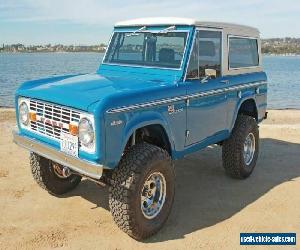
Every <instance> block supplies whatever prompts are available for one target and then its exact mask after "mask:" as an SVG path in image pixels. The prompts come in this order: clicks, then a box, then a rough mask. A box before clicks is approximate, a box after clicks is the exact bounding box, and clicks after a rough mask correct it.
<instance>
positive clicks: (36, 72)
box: [0, 53, 300, 109]
mask: <svg viewBox="0 0 300 250" xmlns="http://www.w3.org/2000/svg"><path fill="white" fill-rule="evenodd" d="M102 57H103V54H102V53H32V54H30V53H15V54H13V53H0V107H1V106H2V107H13V106H14V92H15V90H16V88H17V87H18V86H19V85H20V84H21V83H22V82H24V81H27V80H32V79H38V78H44V77H47V76H53V75H63V74H72V73H90V72H95V71H96V70H97V68H98V66H99V64H100V62H101V61H102ZM263 67H264V70H265V71H266V72H267V75H268V78H269V90H268V108H269V109H286V108H295V109H300V56H295V57H292V56H291V57H289V56H265V57H264V58H263Z"/></svg>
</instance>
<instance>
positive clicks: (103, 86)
mask: <svg viewBox="0 0 300 250" xmlns="http://www.w3.org/2000/svg"><path fill="white" fill-rule="evenodd" d="M143 78H144V79H143V80H142V78H141V77H137V76H135V77H133V76H128V75H126V76H122V77H121V76H118V77H114V76H112V74H106V75H105V74H100V72H98V73H95V74H85V75H68V76H60V77H52V78H46V79H41V80H35V81H30V82H26V83H24V84H22V85H21V87H20V88H19V89H18V90H17V93H16V94H17V95H18V96H25V97H30V98H35V99H40V100H44V101H48V102H52V103H57V104H60V105H64V106H69V107H73V108H76V109H80V110H85V111H86V110H88V107H89V106H90V105H91V104H93V103H95V102H97V101H101V100H103V99H105V98H107V97H108V96H111V95H114V94H118V93H125V92H132V91H133V92H139V91H141V90H144V89H149V88H157V87H159V86H161V85H166V83H167V82H169V83H170V80H171V79H168V80H167V79H166V78H163V80H157V79H155V78H153V77H152V78H149V77H148V79H145V77H143ZM160 79H161V78H160ZM173 81H174V79H173ZM173 81H171V82H173Z"/></svg>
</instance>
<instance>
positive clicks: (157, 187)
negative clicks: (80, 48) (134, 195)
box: [141, 172, 167, 219]
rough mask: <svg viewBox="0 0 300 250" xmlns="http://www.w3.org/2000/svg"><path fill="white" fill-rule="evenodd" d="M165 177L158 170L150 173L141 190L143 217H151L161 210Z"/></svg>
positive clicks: (164, 193)
mask: <svg viewBox="0 0 300 250" xmlns="http://www.w3.org/2000/svg"><path fill="white" fill-rule="evenodd" d="M166 191H167V187H166V179H165V177H164V176H163V174H162V173H160V172H154V173H152V174H151V175H150V176H149V177H148V178H147V180H146V181H145V183H144V185H143V188H142V192H141V210H142V213H143V215H144V216H145V218H147V219H153V218H155V217H156V216H157V215H158V214H159V213H160V211H161V209H162V207H163V205H164V203H165V200H166V194H167V193H166Z"/></svg>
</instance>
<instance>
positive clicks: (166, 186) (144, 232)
mask: <svg viewBox="0 0 300 250" xmlns="http://www.w3.org/2000/svg"><path fill="white" fill-rule="evenodd" d="M174 188H175V172H174V167H173V163H172V160H171V158H170V156H169V154H168V153H167V152H166V151H165V150H163V149H161V148H159V147H157V146H154V145H150V144H147V143H143V144H137V145H135V146H133V147H132V148H130V149H129V151H128V152H126V154H124V156H123V158H122V159H121V161H120V164H119V166H118V167H117V169H116V170H115V171H114V172H113V174H112V186H111V187H110V195H109V206H110V210H111V213H112V215H113V218H114V221H115V222H116V224H117V225H118V226H119V227H120V228H121V229H122V230H123V231H124V232H125V233H127V234H128V235H129V236H131V237H133V238H135V239H137V240H141V239H145V238H147V237H149V236H151V235H153V234H155V233H156V232H157V231H158V230H159V229H160V228H161V227H162V226H163V224H164V223H165V221H166V220H167V218H168V216H169V213H170V211H171V207H172V204H173V199H174Z"/></svg>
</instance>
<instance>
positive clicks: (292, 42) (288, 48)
mask: <svg viewBox="0 0 300 250" xmlns="http://www.w3.org/2000/svg"><path fill="white" fill-rule="evenodd" d="M262 52H263V53H265V54H297V55H300V38H291V37H285V38H270V39H262Z"/></svg>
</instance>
